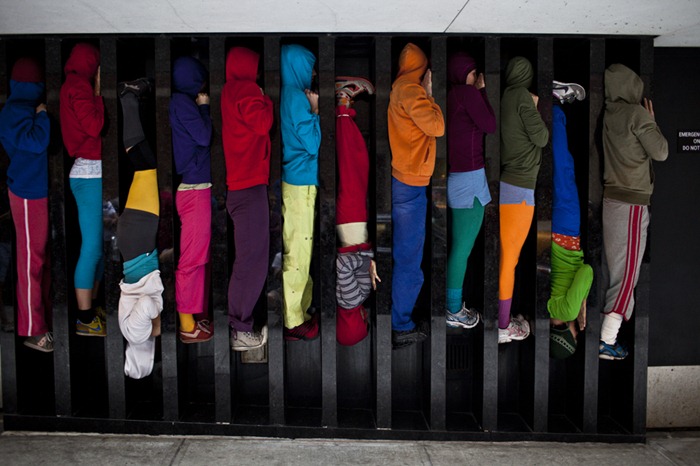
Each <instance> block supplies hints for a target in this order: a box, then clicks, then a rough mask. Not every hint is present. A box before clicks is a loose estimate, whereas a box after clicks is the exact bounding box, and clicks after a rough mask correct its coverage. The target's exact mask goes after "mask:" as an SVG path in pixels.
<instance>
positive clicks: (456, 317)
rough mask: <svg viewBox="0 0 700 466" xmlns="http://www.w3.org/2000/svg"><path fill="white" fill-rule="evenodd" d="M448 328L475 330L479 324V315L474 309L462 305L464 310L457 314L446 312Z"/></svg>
mask: <svg viewBox="0 0 700 466" xmlns="http://www.w3.org/2000/svg"><path fill="white" fill-rule="evenodd" d="M445 320H446V321H447V326H448V327H451V328H459V327H462V328H474V327H476V324H478V323H479V313H478V312H476V311H475V310H474V309H469V308H468V307H467V306H466V305H465V304H464V303H462V309H460V310H459V311H458V312H456V313H454V314H453V313H451V312H450V311H447V312H445Z"/></svg>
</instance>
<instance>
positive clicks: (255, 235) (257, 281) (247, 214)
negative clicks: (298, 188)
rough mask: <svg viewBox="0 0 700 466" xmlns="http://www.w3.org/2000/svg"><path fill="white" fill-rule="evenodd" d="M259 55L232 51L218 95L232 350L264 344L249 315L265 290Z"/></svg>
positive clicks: (267, 123)
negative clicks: (229, 234) (229, 244)
mask: <svg viewBox="0 0 700 466" xmlns="http://www.w3.org/2000/svg"><path fill="white" fill-rule="evenodd" d="M259 62H260V55H258V54H257V53H256V52H254V51H252V50H250V49H248V48H245V47H233V48H231V50H229V51H228V54H227V56H226V84H224V87H223V90H222V91H221V117H222V126H223V128H222V136H223V144H224V159H225V161H226V185H227V188H228V192H227V193H226V209H227V210H228V213H229V216H230V217H231V221H232V222H233V241H234V248H235V259H234V262H233V266H232V268H231V277H230V279H229V284H228V316H229V328H230V331H229V342H230V345H231V349H232V350H233V351H248V350H251V349H257V348H261V347H263V346H264V345H265V344H266V343H267V325H262V326H261V328H259V329H257V328H256V327H255V321H254V320H255V319H254V316H253V311H254V310H255V304H256V303H257V302H258V299H259V298H260V294H261V293H262V291H263V288H264V286H265V280H266V278H267V271H268V262H269V253H270V204H269V200H268V194H267V187H268V185H269V183H270V152H271V143H270V129H271V128H272V123H273V121H274V111H273V105H272V99H270V97H269V96H267V95H265V92H264V91H263V89H262V88H261V87H260V86H259V85H258V83H257V81H256V80H257V77H258V63H259Z"/></svg>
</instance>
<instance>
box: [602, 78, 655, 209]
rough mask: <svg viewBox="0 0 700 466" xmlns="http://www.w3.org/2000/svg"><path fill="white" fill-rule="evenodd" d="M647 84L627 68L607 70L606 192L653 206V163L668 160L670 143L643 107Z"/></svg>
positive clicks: (624, 200) (636, 203)
mask: <svg viewBox="0 0 700 466" xmlns="http://www.w3.org/2000/svg"><path fill="white" fill-rule="evenodd" d="M643 91H644V83H643V82H642V80H641V78H640V77H639V76H637V74H636V73H635V72H634V71H632V70H631V69H629V68H627V67H626V66H624V65H620V64H614V65H610V67H608V69H607V70H605V114H604V116H603V151H604V153H605V174H604V178H605V192H604V193H603V196H604V197H606V198H609V199H615V200H618V201H622V202H626V203H628V204H635V205H649V200H650V198H651V193H652V191H653V190H654V170H653V168H652V165H651V161H652V160H658V161H663V160H666V158H667V157H668V142H666V138H664V136H663V134H661V130H659V127H658V126H657V124H656V121H654V117H653V116H652V115H651V114H650V113H649V112H648V111H647V110H646V109H645V108H644V107H642V106H641V105H640V102H641V100H642V93H643Z"/></svg>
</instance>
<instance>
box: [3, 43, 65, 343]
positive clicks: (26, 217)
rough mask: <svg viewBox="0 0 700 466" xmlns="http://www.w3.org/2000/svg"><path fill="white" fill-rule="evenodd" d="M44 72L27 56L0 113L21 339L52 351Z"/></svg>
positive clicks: (17, 69) (14, 75) (18, 67)
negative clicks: (13, 243) (6, 159)
mask: <svg viewBox="0 0 700 466" xmlns="http://www.w3.org/2000/svg"><path fill="white" fill-rule="evenodd" d="M44 92H45V85H44V76H43V70H42V69H41V66H40V65H39V63H38V62H37V61H36V60H34V59H32V58H28V57H23V58H20V59H18V60H17V61H16V62H15V63H14V65H13V66H12V72H11V74H10V96H9V97H8V99H7V102H6V103H5V106H4V107H3V109H2V111H0V143H2V146H3V147H4V148H5V151H6V152H7V155H8V156H9V158H10V164H9V166H8V168H7V187H8V189H7V193H8V197H9V202H10V211H11V212H12V220H13V223H14V228H15V243H16V246H17V247H16V256H17V257H16V264H17V287H16V290H17V335H19V336H22V337H26V338H24V342H23V343H24V345H25V346H27V347H29V348H32V349H34V350H37V351H42V352H45V353H48V352H51V351H53V333H52V332H51V330H50V328H51V301H50V299H49V290H50V287H51V283H50V281H51V269H50V266H49V250H48V239H49V205H48V204H49V203H48V194H49V173H48V155H47V149H48V146H49V140H50V135H51V134H50V133H51V124H50V122H49V117H48V114H47V110H46V104H45V103H43V96H44Z"/></svg>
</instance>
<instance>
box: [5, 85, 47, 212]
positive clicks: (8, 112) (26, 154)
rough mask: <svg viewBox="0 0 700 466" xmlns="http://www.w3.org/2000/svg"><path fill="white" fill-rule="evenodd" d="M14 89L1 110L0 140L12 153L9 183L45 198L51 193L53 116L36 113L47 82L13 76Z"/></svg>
mask: <svg viewBox="0 0 700 466" xmlns="http://www.w3.org/2000/svg"><path fill="white" fill-rule="evenodd" d="M10 90H11V94H10V97H9V98H8V99H7V103H6V104H5V107H4V108H3V109H2V111H1V112H0V142H2V145H3V147H5V151H7V155H9V156H10V166H9V167H8V169H7V186H8V187H9V188H10V191H12V193H13V194H14V195H16V196H18V197H21V198H23V199H42V198H45V197H47V196H48V193H49V167H48V159H47V153H46V150H47V148H48V146H49V137H50V135H51V130H50V124H49V116H48V115H47V114H46V112H39V113H36V106H37V105H39V103H40V102H39V98H40V97H41V95H42V94H43V93H44V83H36V82H34V83H31V82H18V81H14V80H12V81H10Z"/></svg>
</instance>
